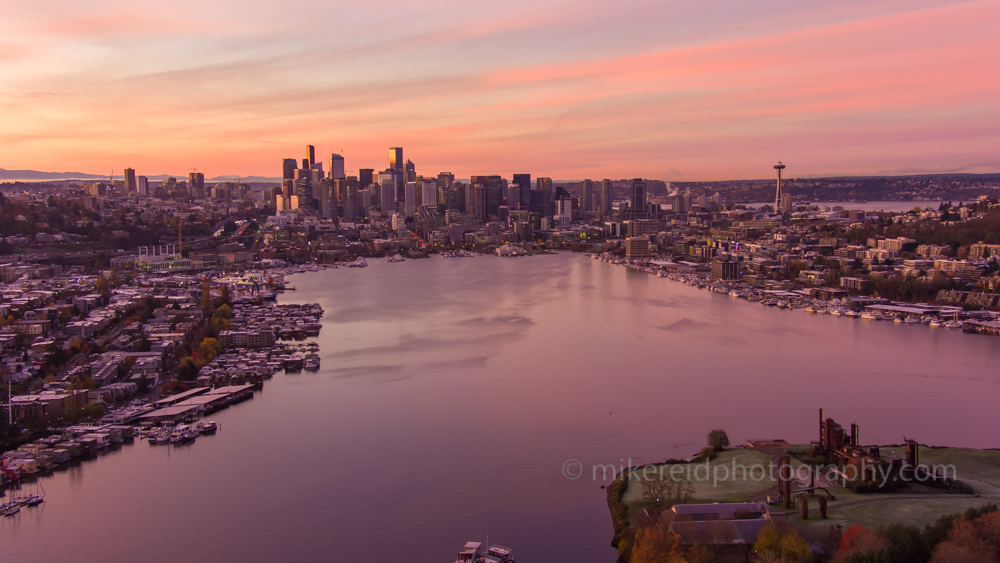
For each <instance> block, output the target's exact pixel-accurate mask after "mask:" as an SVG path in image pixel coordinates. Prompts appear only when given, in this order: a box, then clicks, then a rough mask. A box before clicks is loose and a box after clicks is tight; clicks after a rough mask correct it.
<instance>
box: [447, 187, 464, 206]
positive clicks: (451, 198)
mask: <svg viewBox="0 0 1000 563" xmlns="http://www.w3.org/2000/svg"><path fill="white" fill-rule="evenodd" d="M444 196H445V205H446V206H447V207H448V209H454V210H455V211H459V212H463V213H464V212H465V184H462V183H454V184H452V185H451V187H449V188H448V190H447V191H446V192H445V194H444Z"/></svg>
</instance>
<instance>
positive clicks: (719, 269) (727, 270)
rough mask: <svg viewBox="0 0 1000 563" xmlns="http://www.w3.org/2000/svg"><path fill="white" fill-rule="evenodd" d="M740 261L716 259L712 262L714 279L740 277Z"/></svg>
mask: <svg viewBox="0 0 1000 563" xmlns="http://www.w3.org/2000/svg"><path fill="white" fill-rule="evenodd" d="M740 277H741V274H740V263H739V262H736V261H735V260H715V261H713V262H712V279H713V280H738V279H740Z"/></svg>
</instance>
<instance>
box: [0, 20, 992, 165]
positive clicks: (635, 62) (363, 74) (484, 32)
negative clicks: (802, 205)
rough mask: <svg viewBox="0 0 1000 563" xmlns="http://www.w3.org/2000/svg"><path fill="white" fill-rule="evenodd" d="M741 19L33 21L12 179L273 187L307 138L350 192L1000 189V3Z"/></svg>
mask: <svg viewBox="0 0 1000 563" xmlns="http://www.w3.org/2000/svg"><path fill="white" fill-rule="evenodd" d="M237 7H238V8H239V9H237ZM720 7H721V5H720V6H717V5H714V4H710V3H709V4H700V5H697V6H692V5H672V4H658V5H656V6H644V5H640V4H637V3H626V4H624V5H616V6H614V7H607V6H605V5H602V4H596V3H595V4H593V5H589V6H587V7H586V9H573V10H568V9H566V6H565V5H563V4H560V3H554V2H550V3H545V4H531V5H528V4H527V3H522V4H518V3H514V4H505V5H504V6H502V7H491V6H465V5H461V4H456V3H450V2H437V3H431V4H428V3H422V4H420V5H419V6H417V5H413V6H408V5H397V4H394V3H391V2H386V3H380V4H377V5H370V4H365V5H356V6H337V7H329V6H324V5H321V4H319V3H317V4H310V3H308V2H307V3H306V4H305V5H304V6H302V10H297V11H296V12H295V13H286V12H287V10H284V8H283V7H282V6H279V5H277V4H275V3H271V2H257V3H253V4H250V5H246V6H245V5H243V4H240V5H238V6H237V5H236V4H233V3H228V2H214V3H210V4H192V5H191V6H189V7H188V9H180V10H175V9H174V8H171V10H170V12H169V13H167V12H161V10H162V9H161V8H157V7H155V6H140V7H134V6H133V5H131V4H130V5H124V4H123V5H119V4H118V3H115V2H111V1H108V2H101V3H92V4H88V5H87V6H86V7H83V6H73V5H69V4H67V5H65V6H63V7H61V8H60V9H59V10H55V12H58V13H59V14H60V15H59V16H50V15H41V14H38V13H36V10H34V8H33V7H32V6H29V5H27V4H24V3H19V4H15V5H14V6H12V7H11V9H10V10H9V16H8V17H7V18H5V20H4V22H2V23H0V29H2V30H3V31H4V36H5V40H4V42H3V43H0V70H2V71H3V72H4V75H5V78H6V80H5V85H4V87H3V88H2V90H0V110H2V111H0V131H2V133H0V143H2V144H3V146H4V147H5V151H4V156H3V159H2V160H0V168H5V169H35V170H57V169H61V170H81V171H85V172H88V173H96V174H100V173H103V172H104V171H110V170H119V171H120V170H121V169H122V165H123V164H127V165H128V166H130V167H132V168H134V169H136V170H138V171H140V172H142V173H147V172H148V173H149V174H148V175H155V174H159V173H171V172H173V173H178V172H183V171H187V170H190V169H191V168H194V167H197V168H198V169H199V170H201V171H203V172H204V173H205V175H206V177H212V176H217V175H224V174H240V175H258V176H275V174H274V168H275V166H274V162H275V160H276V159H279V158H282V157H284V156H286V155H292V154H296V155H297V154H300V153H301V139H303V138H307V139H309V140H310V141H311V142H313V143H314V144H315V145H316V146H317V147H323V148H322V150H321V152H322V153H323V154H327V155H328V154H330V153H334V152H335V153H338V154H341V155H343V156H344V158H345V161H346V168H347V173H348V174H351V171H352V170H353V171H354V173H355V174H356V173H357V170H358V169H359V168H362V167H373V166H374V167H379V166H380V165H379V164H378V163H380V162H384V160H385V156H384V155H385V154H386V147H389V146H402V147H407V155H406V156H407V158H408V159H412V160H413V162H415V163H417V167H418V168H417V173H418V174H423V175H436V174H437V173H438V172H439V171H441V170H449V171H451V172H453V173H454V174H455V175H456V176H457V177H469V176H471V175H475V174H484V173H489V174H500V175H503V176H505V177H509V176H510V175H512V174H513V173H518V172H519V171H523V170H533V171H535V172H534V173H536V174H540V175H545V176H549V177H553V178H558V179H567V180H569V179H583V178H631V177H637V176H641V177H644V178H649V179H660V180H679V181H684V180H726V179H744V178H764V177H767V175H768V172H770V170H768V165H767V164H766V163H772V162H775V161H777V160H779V159H780V160H783V161H786V162H795V163H796V167H795V168H796V174H795V175H796V176H802V177H805V176H830V175H869V174H873V175H875V174H877V175H882V174H909V173H945V172H973V173H981V172H996V171H1000V159H998V158H997V157H996V155H995V153H994V152H993V151H991V150H990V147H992V146H996V144H997V141H1000V138H998V137H1000V133H998V131H1000V128H998V127H997V125H998V123H1000V107H998V104H997V101H996V99H997V98H996V95H995V91H996V89H997V87H998V86H1000V79H998V78H997V77H996V76H995V75H994V74H993V73H989V72H985V69H989V68H995V67H996V64H997V62H1000V61H998V57H1000V56H998V55H997V54H996V53H1000V49H998V48H997V45H996V43H997V40H996V39H995V38H994V34H992V33H991V31H992V30H993V29H995V28H996V26H997V23H1000V7H998V6H997V5H995V4H992V3H987V2H959V3H946V2H937V1H925V2H879V3H874V4H872V3H861V2H846V3H840V4H838V5H837V6H836V7H829V6H822V7H808V6H799V5H796V4H794V3H784V2H773V3H769V4H767V5H765V6H760V5H754V6H728V7H726V10H725V12H724V13H722V15H720ZM303 11H305V12H307V13H309V14H310V15H311V16H312V17H314V19H317V20H322V19H327V20H329V21H336V22H338V25H339V26H340V27H339V28H338V33H325V32H323V33H320V32H318V31H317V32H315V33H288V31H289V30H292V29H295V30H299V29H300V25H301V16H300V14H301V12H303ZM181 13H183V14H185V16H184V17H183V18H181V17H180V16H177V15H175V14H181ZM371 22H378V25H371V24H370V23H371Z"/></svg>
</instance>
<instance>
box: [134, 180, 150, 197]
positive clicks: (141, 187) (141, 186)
mask: <svg viewBox="0 0 1000 563" xmlns="http://www.w3.org/2000/svg"><path fill="white" fill-rule="evenodd" d="M136 191H138V192H139V195H149V178H147V177H145V176H139V179H138V186H137V188H136Z"/></svg>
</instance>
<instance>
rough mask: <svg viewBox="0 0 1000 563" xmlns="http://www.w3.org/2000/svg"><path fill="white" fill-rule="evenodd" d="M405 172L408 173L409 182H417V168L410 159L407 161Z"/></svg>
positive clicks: (407, 179)
mask: <svg viewBox="0 0 1000 563" xmlns="http://www.w3.org/2000/svg"><path fill="white" fill-rule="evenodd" d="M405 171H406V174H405V176H406V181H407V182H416V181H417V167H416V165H414V164H413V163H412V162H410V160H409V159H407V160H406V166H405Z"/></svg>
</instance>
